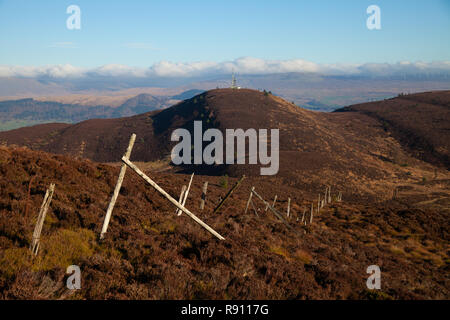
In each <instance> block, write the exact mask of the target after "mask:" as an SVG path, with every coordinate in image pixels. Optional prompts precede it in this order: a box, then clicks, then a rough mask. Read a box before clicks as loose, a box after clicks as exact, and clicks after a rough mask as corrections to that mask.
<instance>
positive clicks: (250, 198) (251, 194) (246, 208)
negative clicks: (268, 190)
mask: <svg viewBox="0 0 450 320" xmlns="http://www.w3.org/2000/svg"><path fill="white" fill-rule="evenodd" d="M253 190H255V187H252V190H250V195H249V196H248V200H247V205H246V206H245V212H244V214H245V213H247V210H248V206H249V205H250V201H252V197H253Z"/></svg>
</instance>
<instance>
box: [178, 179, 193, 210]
mask: <svg viewBox="0 0 450 320" xmlns="http://www.w3.org/2000/svg"><path fill="white" fill-rule="evenodd" d="M192 179H194V174H192V175H191V180H190V181H189V185H188V187H187V190H186V192H185V193H184V199H183V202H182V203H181V205H182V206H183V207H184V205H185V204H186V200H187V197H188V195H189V190H191V185H192ZM177 213H178V216H181V210H180V209H178V210H177Z"/></svg>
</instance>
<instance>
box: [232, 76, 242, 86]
mask: <svg viewBox="0 0 450 320" xmlns="http://www.w3.org/2000/svg"><path fill="white" fill-rule="evenodd" d="M240 88H241V87H238V86H237V85H236V76H235V75H234V72H233V75H232V76H231V89H240Z"/></svg>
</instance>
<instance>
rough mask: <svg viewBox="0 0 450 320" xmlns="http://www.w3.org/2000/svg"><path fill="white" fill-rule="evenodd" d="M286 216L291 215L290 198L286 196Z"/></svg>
mask: <svg viewBox="0 0 450 320" xmlns="http://www.w3.org/2000/svg"><path fill="white" fill-rule="evenodd" d="M286 215H287V217H288V218H290V217H291V198H288V207H287V214H286Z"/></svg>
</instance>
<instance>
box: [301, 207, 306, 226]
mask: <svg viewBox="0 0 450 320" xmlns="http://www.w3.org/2000/svg"><path fill="white" fill-rule="evenodd" d="M305 214H306V208H305V210H303V216H302V223H303V222H305V223H306V221H305Z"/></svg>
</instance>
